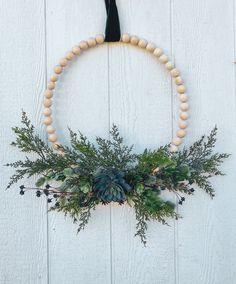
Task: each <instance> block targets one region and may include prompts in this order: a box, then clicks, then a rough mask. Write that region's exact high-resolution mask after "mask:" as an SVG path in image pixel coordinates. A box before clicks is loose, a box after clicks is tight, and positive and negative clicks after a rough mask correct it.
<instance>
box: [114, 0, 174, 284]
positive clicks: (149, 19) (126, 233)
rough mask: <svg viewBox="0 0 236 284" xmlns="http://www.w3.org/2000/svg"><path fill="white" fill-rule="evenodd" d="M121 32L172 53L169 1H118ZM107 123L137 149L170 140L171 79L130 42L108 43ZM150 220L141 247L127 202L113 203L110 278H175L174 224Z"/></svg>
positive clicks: (126, 280)
mask: <svg viewBox="0 0 236 284" xmlns="http://www.w3.org/2000/svg"><path fill="white" fill-rule="evenodd" d="M117 4H118V8H119V12H120V19H121V24H122V31H123V32H128V33H131V34H136V35H138V36H140V37H145V38H147V39H149V40H150V41H153V42H154V43H156V44H157V45H158V46H160V47H161V48H163V49H164V50H165V52H166V53H167V54H169V55H171V31H170V20H171V18H170V1H165V2H163V1H154V0H153V1H138V3H137V1H134V0H133V1H132V0H129V1H127V0H126V1H124V0H123V1H122V0H120V1H117ZM109 69H110V70H109V74H110V76H109V82H110V83H109V85H110V90H109V91H110V105H111V113H110V115H111V122H112V123H115V124H117V125H118V126H119V129H120V131H121V134H122V135H123V136H124V137H125V138H126V142H127V143H129V144H133V143H134V144H135V151H138V152H140V151H142V150H144V148H145V147H148V148H155V147H158V146H160V145H164V144H165V143H169V142H170V140H171V136H172V111H171V110H172V100H171V95H172V92H171V78H170V77H169V75H168V73H167V71H166V70H165V69H164V67H163V66H161V64H160V63H159V62H158V61H157V59H156V58H154V57H153V56H152V55H151V54H148V53H146V52H144V51H142V50H140V49H137V48H134V47H131V46H123V45H122V46H121V45H119V46H115V45H114V46H112V47H110V48H109ZM169 223H170V225H171V226H170V227H167V226H162V225H160V224H159V223H157V222H153V223H150V224H149V230H148V244H147V248H144V247H143V246H142V244H141V243H140V240H139V239H138V238H134V234H135V216H134V212H133V210H132V209H130V208H128V207H127V206H122V207H119V206H117V207H115V206H113V207H112V272H113V274H112V275H113V279H112V283H114V284H115V283H117V284H119V283H123V284H126V283H127V284H128V283H129V284H134V283H135V284H138V283H140V284H141V283H160V284H161V283H166V284H167V283H174V282H175V267H174V266H175V257H174V226H173V225H174V224H173V221H171V220H170V221H169Z"/></svg>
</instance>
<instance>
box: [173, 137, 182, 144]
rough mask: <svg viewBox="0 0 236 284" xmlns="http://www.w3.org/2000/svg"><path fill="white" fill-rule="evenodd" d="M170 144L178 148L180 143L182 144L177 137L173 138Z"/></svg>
mask: <svg viewBox="0 0 236 284" xmlns="http://www.w3.org/2000/svg"><path fill="white" fill-rule="evenodd" d="M172 143H173V144H174V145H175V146H179V145H181V143H182V139H181V138H179V137H175V138H174V139H173V141H172Z"/></svg>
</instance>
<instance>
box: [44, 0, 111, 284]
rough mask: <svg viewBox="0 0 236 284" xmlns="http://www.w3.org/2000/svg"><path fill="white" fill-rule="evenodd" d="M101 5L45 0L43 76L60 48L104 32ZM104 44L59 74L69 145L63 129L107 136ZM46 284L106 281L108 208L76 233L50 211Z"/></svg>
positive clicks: (58, 113)
mask: <svg viewBox="0 0 236 284" xmlns="http://www.w3.org/2000/svg"><path fill="white" fill-rule="evenodd" d="M104 5H105V4H104V3H103V2H100V3H99V2H98V1H96V0H93V1H77V0H73V1H70V4H69V5H68V1H54V0H50V1H47V58H48V60H47V63H48V64H47V66H48V75H50V72H51V70H52V69H53V67H54V65H56V64H57V62H58V61H59V59H60V58H61V57H62V56H64V55H65V52H66V51H68V50H69V49H71V48H72V47H73V46H74V45H76V44H78V43H79V42H80V41H81V40H85V39H87V38H88V37H91V36H95V35H96V34H99V33H101V32H103V30H104V25H105V18H106V17H105V13H106V11H105V6H104ZM107 58H108V56H107V47H106V46H101V47H98V48H96V49H94V50H89V51H87V52H86V53H84V54H83V55H81V56H79V58H78V59H76V60H74V61H73V62H72V64H70V66H69V68H68V69H67V70H66V71H65V72H63V77H62V80H60V82H59V84H58V89H57V90H56V92H55V99H54V107H53V111H54V117H55V126H56V129H58V130H59V135H60V137H59V139H60V140H61V141H62V142H63V143H67V144H68V142H69V141H68V131H67V127H68V126H70V127H71V128H72V129H73V130H75V131H77V130H80V131H82V132H83V133H84V134H85V135H86V136H88V138H90V139H94V138H95V136H97V135H99V136H104V137H106V136H108V131H109V124H108V121H109V105H108V83H107V77H108V62H107V60H108V59H107ZM48 218H49V228H48V234H49V275H50V283H53V284H54V283H59V282H60V283H64V284H68V283H70V284H73V283H94V282H96V283H98V284H99V283H101V284H102V283H110V278H111V271H110V267H111V260H110V209H109V207H99V208H98V209H97V210H96V212H95V213H94V214H93V216H92V218H91V221H90V224H89V225H88V227H87V228H86V229H85V231H83V232H81V233H80V234H79V235H77V234H76V230H77V227H76V225H75V224H72V221H71V220H70V219H69V218H67V220H64V217H63V216H62V215H58V214H49V216H48Z"/></svg>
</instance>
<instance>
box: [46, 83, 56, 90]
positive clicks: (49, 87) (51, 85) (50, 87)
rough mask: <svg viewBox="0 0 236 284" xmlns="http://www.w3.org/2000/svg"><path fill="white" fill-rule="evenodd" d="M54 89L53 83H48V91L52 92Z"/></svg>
mask: <svg viewBox="0 0 236 284" xmlns="http://www.w3.org/2000/svg"><path fill="white" fill-rule="evenodd" d="M55 87H56V84H55V82H49V83H48V89H49V90H53V89H55Z"/></svg>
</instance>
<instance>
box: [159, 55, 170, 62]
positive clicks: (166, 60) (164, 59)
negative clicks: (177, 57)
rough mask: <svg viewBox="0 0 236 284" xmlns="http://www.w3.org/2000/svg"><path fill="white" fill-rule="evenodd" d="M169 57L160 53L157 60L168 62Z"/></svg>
mask: <svg viewBox="0 0 236 284" xmlns="http://www.w3.org/2000/svg"><path fill="white" fill-rule="evenodd" d="M168 60H169V58H168V57H167V56H166V55H165V54H162V55H161V56H160V57H159V61H160V62H161V63H162V64H166V63H167V62H168Z"/></svg>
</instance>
